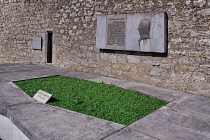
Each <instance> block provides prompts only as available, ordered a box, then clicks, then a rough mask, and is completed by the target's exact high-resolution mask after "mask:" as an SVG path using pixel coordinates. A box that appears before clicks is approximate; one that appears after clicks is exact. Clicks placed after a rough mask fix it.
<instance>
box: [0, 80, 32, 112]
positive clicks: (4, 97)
mask: <svg viewBox="0 0 210 140" xmlns="http://www.w3.org/2000/svg"><path fill="white" fill-rule="evenodd" d="M33 101H34V100H33V99H32V98H30V97H29V96H28V95H27V94H26V93H25V92H23V91H22V90H21V89H19V88H16V87H14V86H12V85H11V84H9V83H1V84H0V106H1V108H2V109H0V113H1V114H2V115H5V109H6V108H7V107H10V106H14V105H18V104H23V103H28V102H33Z"/></svg>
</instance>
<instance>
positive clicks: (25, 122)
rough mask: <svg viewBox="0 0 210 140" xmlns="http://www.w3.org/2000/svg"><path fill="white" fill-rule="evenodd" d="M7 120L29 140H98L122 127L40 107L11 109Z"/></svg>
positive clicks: (46, 106)
mask: <svg viewBox="0 0 210 140" xmlns="http://www.w3.org/2000/svg"><path fill="white" fill-rule="evenodd" d="M8 117H9V118H11V119H12V120H13V123H14V124H16V125H17V126H19V128H20V129H21V130H22V131H23V132H25V135H26V136H28V137H29V138H30V139H31V140H49V139H52V140H61V139H64V140H65V139H66V140H67V139H72V140H100V139H102V138H104V137H106V136H107V135H111V134H112V133H114V132H115V131H117V130H119V129H122V128H123V127H124V125H120V124H116V123H113V122H110V121H106V120H102V119H99V118H95V117H92V116H88V115H84V114H80V113H77V112H73V111H68V110H65V109H60V108H57V107H52V106H49V105H45V104H40V103H30V104H24V105H20V106H15V107H12V108H10V109H9V111H8ZM27 130H30V131H27ZM32 132H33V133H32Z"/></svg>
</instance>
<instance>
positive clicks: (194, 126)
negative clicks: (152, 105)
mask: <svg viewBox="0 0 210 140" xmlns="http://www.w3.org/2000/svg"><path fill="white" fill-rule="evenodd" d="M209 119H210V116H199V115H194V114H190V113H189V112H180V111H175V110H171V109H170V108H167V107H163V108H161V109H159V110H158V111H156V112H155V113H152V114H150V115H148V116H146V117H144V118H143V119H141V120H139V121H137V122H135V123H133V124H131V125H130V126H128V128H131V129H134V130H136V131H139V132H141V133H144V134H147V135H150V136H153V137H156V138H158V139H161V140H207V139H210V121H209Z"/></svg>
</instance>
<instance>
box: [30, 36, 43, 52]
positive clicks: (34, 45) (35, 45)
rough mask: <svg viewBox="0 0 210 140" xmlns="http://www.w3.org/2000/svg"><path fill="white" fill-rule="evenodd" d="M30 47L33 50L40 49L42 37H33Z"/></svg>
mask: <svg viewBox="0 0 210 140" xmlns="http://www.w3.org/2000/svg"><path fill="white" fill-rule="evenodd" d="M32 40H33V41H32V48H33V49H35V50H41V49H42V38H41V37H33V38H32Z"/></svg>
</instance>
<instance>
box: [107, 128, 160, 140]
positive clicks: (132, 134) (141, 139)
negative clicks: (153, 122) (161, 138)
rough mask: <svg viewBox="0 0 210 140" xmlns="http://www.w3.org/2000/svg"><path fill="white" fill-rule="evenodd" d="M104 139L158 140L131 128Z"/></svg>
mask: <svg viewBox="0 0 210 140" xmlns="http://www.w3.org/2000/svg"><path fill="white" fill-rule="evenodd" d="M104 140H157V139H156V138H154V137H150V136H148V135H145V134H143V133H141V132H139V131H135V130H132V129H130V128H124V129H122V130H120V131H119V132H117V133H115V134H113V135H111V136H109V137H107V138H105V139H104Z"/></svg>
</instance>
